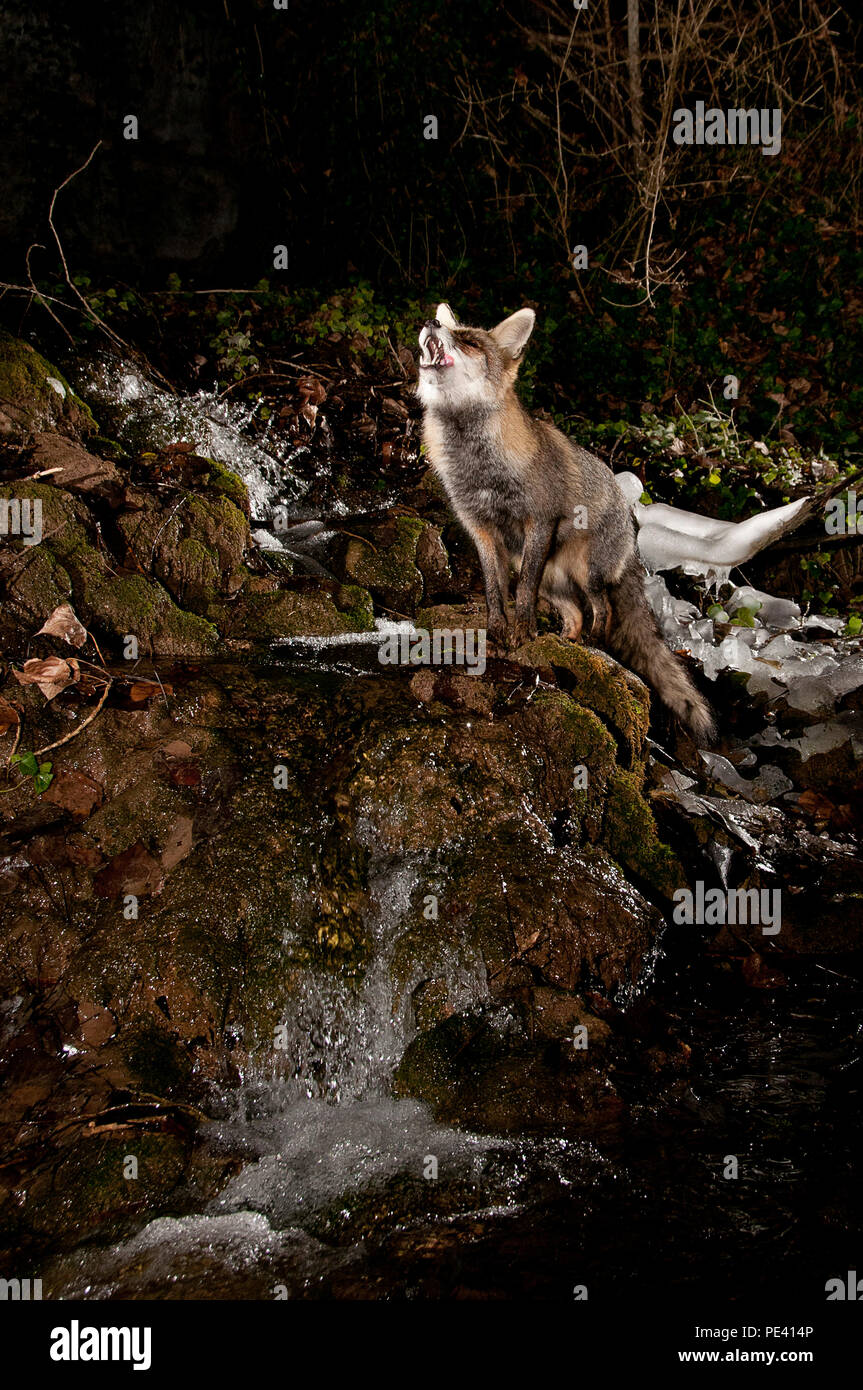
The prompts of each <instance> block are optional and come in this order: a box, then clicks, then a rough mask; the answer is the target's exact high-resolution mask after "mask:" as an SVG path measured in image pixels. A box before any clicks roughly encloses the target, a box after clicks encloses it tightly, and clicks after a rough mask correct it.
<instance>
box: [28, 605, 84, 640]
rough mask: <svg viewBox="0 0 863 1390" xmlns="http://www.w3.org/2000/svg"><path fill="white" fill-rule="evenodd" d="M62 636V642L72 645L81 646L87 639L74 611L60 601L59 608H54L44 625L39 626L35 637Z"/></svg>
mask: <svg viewBox="0 0 863 1390" xmlns="http://www.w3.org/2000/svg"><path fill="white" fill-rule="evenodd" d="M43 634H44V635H45V636H46V637H62V639H63V641H64V642H68V643H69V645H70V646H72V647H83V645H84V643H85V642H86V641H87V629H86V628H85V627H84V625H83V623H80V622H79V621H78V619H77V617H76V616H75V613H74V611H73V609H72V607H71V605H70V604H68V603H61V604H60V607H59V608H55V609H54V612H53V613H52V614H51V616H50V618H49V619H48V621H47V622H46V623H45V626H44V627H40V629H39V631H38V632H37V633H36V636H37V637H41V636H42V635H43Z"/></svg>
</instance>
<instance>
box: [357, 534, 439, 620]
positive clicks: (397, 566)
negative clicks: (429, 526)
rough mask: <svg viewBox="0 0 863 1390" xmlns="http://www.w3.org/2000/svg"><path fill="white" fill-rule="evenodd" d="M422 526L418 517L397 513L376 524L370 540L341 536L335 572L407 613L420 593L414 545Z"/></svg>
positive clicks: (420, 580)
mask: <svg viewBox="0 0 863 1390" xmlns="http://www.w3.org/2000/svg"><path fill="white" fill-rule="evenodd" d="M425 529H426V528H425V524H424V522H422V521H421V520H420V519H419V517H414V516H398V517H395V518H393V520H392V521H388V522H386V523H385V525H383V526H379V527H376V528H375V530H374V538H373V540H368V541H366V540H362V539H360V538H358V537H349V536H344V537H342V539H341V555H340V557H339V558H338V559H337V560H336V562H335V568H336V573H338V574H339V576H340V578H342V579H344V580H345V581H346V582H351V583H354V584H357V585H360V586H361V587H363V588H366V589H369V590H370V591H371V593H372V594H373V595H374V596H375V598H377V599H379V600H380V601H381V602H382V603H384V604H386V605H387V606H388V607H389V608H392V609H394V610H395V611H396V612H398V613H403V614H404V613H407V614H410V613H412V612H413V610H414V608H415V606H416V604H417V603H418V602H419V600H420V599H421V598H422V593H423V576H422V574H421V572H420V570H419V568H418V567H417V547H418V544H419V540H420V537H421V536H422V535H423V534H424V532H425Z"/></svg>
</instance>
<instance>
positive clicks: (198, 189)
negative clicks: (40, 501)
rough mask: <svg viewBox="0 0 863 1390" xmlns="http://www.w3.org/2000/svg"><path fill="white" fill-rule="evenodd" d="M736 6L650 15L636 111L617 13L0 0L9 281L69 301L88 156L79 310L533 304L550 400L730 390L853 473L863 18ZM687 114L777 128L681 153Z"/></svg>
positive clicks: (422, 308)
mask: <svg viewBox="0 0 863 1390" xmlns="http://www.w3.org/2000/svg"><path fill="white" fill-rule="evenodd" d="M738 8H739V7H729V6H727V5H725V4H718V3H717V4H714V3H710V0H704V3H701V4H698V3H696V0H692V3H691V4H686V5H680V6H678V5H677V4H675V3H672V2H671V0H650V2H647V3H646V2H645V0H643V2H642V4H641V7H640V16H639V17H640V27H639V29H638V30H637V35H638V54H637V56H638V63H639V69H640V82H641V86H642V93H643V94H642V96H641V97H640V98H639V101H638V102H637V103H636V102H635V101H634V99H633V90H632V85H631V70H630V67H629V58H630V50H631V35H630V33H629V31H628V28H627V10H628V6H627V3H626V0H596V3H595V4H592V5H591V6H590V7H589V10H588V12H586V13H585V14H581V15H579V16H578V17H577V22H576V24H575V27H574V28H572V27H571V26H572V21H573V10H572V7H571V6H570V5H569V4H568V3H567V0H510V3H509V4H504V5H501V4H499V3H497V0H470V3H464V2H463V0H459V2H456V0H428V3H404V0H383V3H378V4H367V3H362V0H357V2H356V3H347V2H346V0H290V5H289V9H288V10H287V11H282V10H276V9H275V8H274V6H273V4H272V3H271V0H190V2H189V3H184V4H182V5H177V4H175V3H167V0H153V3H149V4H146V3H145V4H141V3H133V0H117V3H110V4H109V3H92V2H91V0H82V2H80V3H77V4H75V5H74V6H59V5H50V6H49V5H44V4H43V5H41V6H40V5H36V6H35V7H34V6H32V5H31V4H28V3H26V0H7V4H6V5H5V6H4V9H3V14H2V17H0V37H2V49H3V53H4V55H5V61H4V83H3V86H2V90H0V120H2V131H3V138H2V149H0V187H2V189H3V197H2V206H0V239H2V264H0V270H2V275H3V278H4V280H5V281H6V282H7V283H9V284H19V285H20V284H24V285H25V286H26V284H27V278H26V262H27V255H28V248H30V247H33V246H34V244H35V246H36V249H33V250H32V251H30V265H31V271H32V274H33V277H34V280H35V281H36V282H37V283H38V284H39V285H40V286H41V287H46V286H51V285H52V284H56V283H57V276H58V274H60V273H61V270H62V267H61V264H60V259H59V255H58V252H57V247H56V245H55V244H54V239H53V237H52V234H51V230H50V228H49V227H48V225H47V213H48V208H49V205H50V201H51V196H52V193H53V191H54V190H55V189H56V188H57V187H58V185H59V184H60V183H61V182H62V181H63V180H64V179H65V178H67V176H68V175H69V174H71V173H72V171H73V170H75V169H76V168H78V167H79V166H80V165H81V164H83V162H84V160H85V159H86V158H87V156H88V154H89V153H90V151H91V149H92V148H93V146H94V145H95V144H96V142H97V141H101V146H100V148H99V150H98V151H97V153H96V155H95V156H94V158H93V160H92V162H91V164H90V165H89V167H88V168H87V169H86V170H85V171H84V172H83V173H81V174H79V175H78V176H77V177H76V178H75V179H73V180H72V182H71V183H70V184H69V185H68V186H67V187H66V188H64V189H63V190H62V192H61V193H60V194H59V195H58V200H57V207H56V216H55V224H56V226H57V229H58V233H59V234H60V236H61V238H62V244H63V249H64V252H65V254H66V258H67V262H68V265H69V268H70V271H71V272H72V274H74V275H80V276H84V277H86V287H87V291H88V293H89V292H90V287H99V288H101V289H104V288H105V286H107V285H109V284H113V285H119V286H120V287H123V286H127V287H129V286H131V287H133V288H134V290H135V291H136V293H138V294H141V295H144V294H146V293H147V292H148V291H162V292H164V290H165V287H166V286H172V287H174V288H175V289H179V288H182V290H183V291H190V290H193V289H202V288H211V287H220V288H237V289H247V290H248V289H251V288H252V287H253V286H258V287H261V288H263V287H262V284H261V282H262V281H266V289H267V291H268V292H270V293H276V292H278V293H279V294H280V295H281V296H282V298H283V302H282V305H281V309H282V310H283V315H282V316H283V317H284V318H285V319H286V320H287V321H295V322H298V323H299V322H300V321H303V320H304V316H305V315H307V313H308V311H309V305H310V303H311V301H312V300H313V299H314V298H315V297H317V299H318V300H319V301H320V302H321V303H323V302H325V301H326V300H327V299H328V297H329V296H332V295H333V294H347V295H348V301H347V302H348V309H349V310H350V311H351V312H353V311H354V310H356V313H354V317H353V319H351V315H350V313H348V312H347V311H346V312H345V314H344V315H343V317H345V318H347V319H349V320H350V322H352V323H354V322H356V323H359V324H360V326H361V327H362V328H363V330H364V336H365V337H366V338H369V339H371V338H373V337H374V334H375V332H377V331H378V330H382V329H384V328H386V330H387V331H388V333H389V336H390V338H391V340H392V341H394V342H395V343H396V344H398V343H401V342H409V343H410V342H412V336H411V335H412V333H413V331H414V329H413V326H414V325H415V324H416V322H417V319H418V318H419V317H420V316H422V315H424V314H425V313H426V310H427V308H428V307H429V305H430V304H431V303H433V302H434V299H435V297H436V296H438V295H443V296H446V297H448V298H450V299H452V301H453V303H454V305H455V306H456V308H457V309H458V310H459V311H460V312H462V314H463V315H464V317H466V318H470V317H471V316H473V317H474V318H476V319H480V320H485V319H488V318H490V317H491V316H493V315H496V314H498V313H502V312H504V311H508V310H511V309H512V308H515V307H517V306H518V305H519V304H520V303H521V302H524V301H527V302H531V303H534V304H535V305H537V307H538V308H539V311H540V319H541V328H542V331H541V333H540V334H538V335H537V339H536V343H535V346H534V349H533V351H532V357H531V364H530V366H529V370H528V374H527V379H526V385H527V387H528V389H531V387H532V383H533V376H532V374H534V375H536V377H537V379H538V380H539V381H541V383H542V384H541V386H540V403H541V404H549V403H551V402H552V401H557V402H558V404H559V403H560V401H561V398H563V400H564V401H565V403H566V405H567V406H568V407H571V408H572V409H574V410H575V411H577V412H582V413H584V414H585V415H592V416H593V417H594V418H596V417H597V416H598V415H605V416H607V415H608V414H609V413H613V412H616V413H618V414H621V415H625V414H627V413H629V414H630V415H631V414H632V412H633V411H634V412H635V414H636V416H637V414H638V411H639V410H640V409H641V407H642V406H643V405H644V403H653V405H655V406H657V407H662V408H667V409H669V410H672V409H674V408H675V403H676V402H677V403H681V404H684V405H686V404H691V403H692V402H693V401H694V400H697V399H702V398H703V397H704V396H705V394H706V393H707V391H708V389H710V390H715V389H716V387H717V385H718V384H720V383H721V382H722V380H723V378H724V375H725V374H726V373H728V372H735V373H736V374H737V375H738V376H739V377H740V378H741V383H742V385H741V400H740V407H739V410H740V412H741V416H742V418H743V419H745V420H748V422H749V424H750V426H751V429H752V430H753V432H756V433H757V432H760V433H762V434H763V433H766V432H767V431H768V430H770V429H771V428H773V429H774V431H775V428H776V427H777V426H778V427H780V428H781V429H783V430H785V431H786V432H788V433H789V434H790V436H791V438H792V440H794V439H798V438H799V439H802V440H804V441H805V442H806V443H807V444H808V445H809V446H811V447H817V446H819V445H820V444H822V443H824V444H825V445H826V446H827V447H828V448H831V449H833V450H835V451H838V452H842V451H846V452H847V451H853V450H855V449H856V448H857V447H858V445H859V442H860V433H859V415H860V407H861V405H863V390H861V387H860V384H859V383H860V380H861V373H860V364H861V357H863V354H861V327H860V325H861V320H863V313H861V309H863V260H861V256H860V243H859V230H860V190H861V183H863V172H861V171H863V143H861V127H860V113H861V105H860V100H859V77H860V70H859V61H858V56H859V51H860V27H861V22H860V14H859V6H858V5H857V3H856V0H855V3H850V0H849V2H848V3H845V4H840V5H834V6H832V7H830V8H829V9H827V8H824V9H822V8H821V7H820V6H819V5H818V4H816V3H813V0H778V3H770V4H767V3H764V4H759V3H753V4H751V5H746V6H744V7H743V12H742V13H738V12H737V11H738ZM681 17H682V18H681ZM681 24H683V25H684V28H685V27H686V25H687V24H688V25H689V29H688V30H687V31H686V34H685V35H684V39H683V40H681V39H680V29H681ZM675 35H677V39H675ZM675 43H678V49H675ZM672 58H673V62H672ZM699 98H701V99H704V100H706V101H707V102H708V103H709V102H711V101H715V102H716V104H718V105H720V106H721V107H723V108H727V107H730V106H734V105H748V106H752V105H758V106H768V107H772V106H774V105H779V106H781V108H782V109H783V145H782V152H781V154H780V155H779V156H778V157H776V158H774V159H770V158H766V157H764V156H763V155H762V154H761V152H760V150H758V149H751V148H750V149H744V148H736V149H728V148H719V149H718V148H711V149H695V148H693V149H684V150H679V149H678V148H677V147H675V146H674V145H673V144H672V143H671V142H670V140H669V139H668V132H667V123H666V126H665V128H663V117H662V113H663V110H664V109H665V105H666V104H667V105H669V106H670V107H673V106H675V105H677V104H679V103H680V104H685V105H687V106H692V104H693V103H694V101H695V100H697V99H699ZM636 105H638V107H639V111H638V112H637V111H636ZM130 114H132V115H135V116H137V118H138V122H139V138H138V139H137V141H130V140H125V139H124V138H123V118H124V117H125V116H127V115H130ZM429 114H433V115H435V116H436V117H437V119H438V122H439V138H438V139H437V140H436V141H433V140H426V139H424V138H423V119H424V117H425V116H427V115H429ZM639 129H640V130H641V134H639ZM281 243H283V244H285V245H287V247H288V248H289V257H290V261H289V268H288V270H287V271H275V270H274V269H273V247H274V245H276V244H281ZM582 243H583V244H586V245H587V246H588V248H589V252H590V268H589V269H588V270H587V271H581V272H576V271H574V270H573V267H572V264H571V248H572V247H573V246H574V245H575V244H582ZM39 247H41V248H44V249H39ZM169 277H172V278H170V279H169ZM0 305H2V308H0V312H2V314H3V316H4V318H5V321H6V323H7V326H9V327H12V328H13V329H14V330H16V331H20V329H21V317H20V303H19V302H18V301H16V303H15V305H10V304H9V302H8V295H7V296H6V297H4V299H3V300H2V301H0ZM357 306H358V307H357ZM369 306H371V307H369ZM339 318H340V315H339V314H337V315H336V319H337V323H336V326H337V327H340V326H341V325H340V322H339V321H338V320H339ZM321 322H324V323H326V322H329V321H328V320H327V319H326V315H324V317H323V319H322V320H321ZM248 326H249V325H248V324H245V325H243V327H244V329H245V328H248ZM127 336H128V335H127ZM264 337H266V334H264ZM151 346H152V344H151ZM264 346H266V343H264ZM360 346H362V345H360ZM793 383H798V384H797V385H794V384H793ZM801 383H802V384H801ZM543 392H544V393H545V397H544V399H543ZM598 407H599V408H598Z"/></svg>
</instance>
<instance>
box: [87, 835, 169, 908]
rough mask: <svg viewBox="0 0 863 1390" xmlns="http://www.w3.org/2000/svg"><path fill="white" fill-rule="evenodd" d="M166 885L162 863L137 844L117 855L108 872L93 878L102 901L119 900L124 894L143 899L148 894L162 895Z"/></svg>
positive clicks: (96, 891)
mask: <svg viewBox="0 0 863 1390" xmlns="http://www.w3.org/2000/svg"><path fill="white" fill-rule="evenodd" d="M163 883H164V875H163V873H162V868H161V865H160V864H159V862H158V860H156V859H154V858H153V856H152V854H151V853H150V851H149V850H148V849H147V848H146V846H145V845H144V844H143V843H142V842H141V840H136V842H135V844H134V845H130V846H129V848H128V849H124V850H123V851H122V853H120V854H115V856H114V858H113V859H112V860H111V862H110V863H109V864H106V865H105V868H104V869H100V870H99V872H98V873H97V874H94V876H93V891H94V892H95V893H96V894H98V896H99V897H100V898H116V897H118V896H119V895H120V894H121V893H134V894H135V896H136V897H139V898H140V897H143V896H144V895H145V894H146V893H158V892H159V891H160V890H161V888H162V884H163Z"/></svg>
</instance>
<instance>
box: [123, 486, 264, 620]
mask: <svg viewBox="0 0 863 1390" xmlns="http://www.w3.org/2000/svg"><path fill="white" fill-rule="evenodd" d="M117 527H118V529H119V531H120V534H121V535H122V537H123V539H124V541H125V543H126V545H127V547H128V550H129V553H130V554H131V555H132V556H134V558H135V559H136V560H137V562H138V564H139V565H140V567H141V570H142V572H143V573H145V574H154V575H155V576H156V578H157V579H158V580H159V581H160V582H161V583H162V584H163V585H164V586H165V588H166V589H167V590H168V592H169V593H170V594H171V596H172V597H173V598H174V600H175V601H176V602H177V603H178V604H180V605H181V606H182V607H185V608H191V609H193V611H195V612H197V613H202V614H203V615H205V616H206V614H207V613H208V610H209V608H210V606H211V605H212V604H213V603H215V602H216V601H217V600H218V599H219V598H220V597H222V596H224V595H226V594H227V595H232V594H234V593H236V592H237V591H238V590H239V589H240V588H241V587H242V585H243V583H244V582H245V580H246V578H247V575H246V572H245V570H244V568H243V558H244V556H245V553H246V550H247V548H248V546H249V544H250V538H249V524H248V521H247V519H246V517H245V516H244V515H243V513H242V512H241V511H239V510H238V509H237V507H236V506H235V505H234V503H233V502H232V501H231V500H229V498H227V497H224V496H222V497H219V496H216V497H212V496H206V495H204V496H194V495H192V494H190V493H184V494H183V495H182V496H181V497H180V498H179V499H173V498H172V499H171V501H170V503H169V504H167V505H166V504H165V503H159V502H157V501H155V500H154V499H152V498H146V499H145V500H144V503H143V505H142V506H141V507H140V508H139V509H137V510H136V511H134V512H129V513H125V514H124V515H121V516H119V517H118V518H117Z"/></svg>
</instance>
